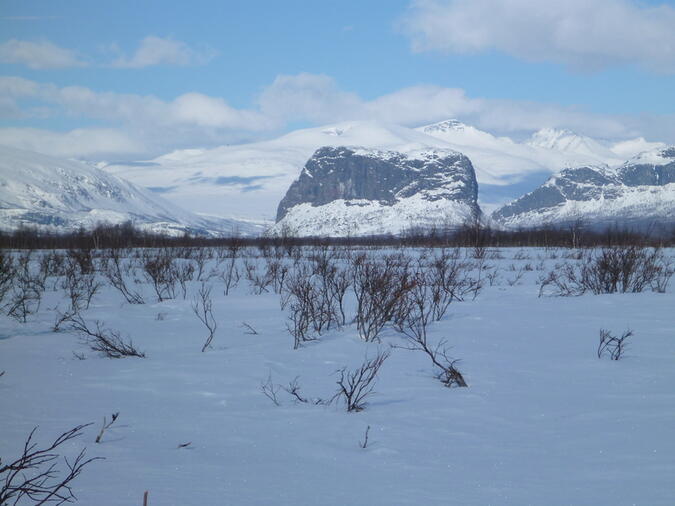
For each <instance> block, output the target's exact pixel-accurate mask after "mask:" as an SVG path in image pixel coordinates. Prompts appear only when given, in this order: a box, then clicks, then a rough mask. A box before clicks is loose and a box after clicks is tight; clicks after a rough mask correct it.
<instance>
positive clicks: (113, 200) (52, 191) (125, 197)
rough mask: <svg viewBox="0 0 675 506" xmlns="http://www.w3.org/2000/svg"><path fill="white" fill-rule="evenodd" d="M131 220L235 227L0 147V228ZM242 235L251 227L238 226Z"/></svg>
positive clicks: (178, 230) (180, 229) (65, 227)
mask: <svg viewBox="0 0 675 506" xmlns="http://www.w3.org/2000/svg"><path fill="white" fill-rule="evenodd" d="M125 221H132V222H133V223H134V224H135V225H136V226H138V227H140V228H144V229H146V230H152V231H158V232H160V231H161V232H165V233H169V234H182V233H184V232H185V231H190V232H194V233H203V234H219V233H228V232H230V231H231V230H232V229H233V228H234V227H237V226H238V225H239V224H238V223H235V222H233V221H225V220H220V219H218V220H215V219H211V218H205V217H199V216H197V215H195V214H193V213H191V212H187V211H184V210H182V209H180V208H178V207H177V206H175V205H173V204H170V203H169V202H166V201H165V200H164V199H162V198H159V197H158V196H156V195H154V194H152V193H151V192H149V191H147V190H144V189H141V188H138V187H136V186H135V185H133V184H131V183H129V182H127V181H124V180H123V179H120V178H118V177H115V176H113V175H111V174H109V173H107V172H104V171H102V170H99V169H95V168H92V167H89V166H87V165H85V164H82V163H80V162H76V161H71V160H61V159H58V158H53V157H50V156H46V155H42V154H39V153H34V152H30V151H23V150H18V149H14V148H9V147H3V146H0V227H1V228H3V229H5V230H11V229H15V228H17V227H19V226H21V225H30V226H38V227H40V228H43V229H45V230H52V231H72V230H76V229H78V228H80V227H84V228H91V227H93V226H95V225H97V224H99V223H110V224H118V223H122V222H125ZM239 228H243V229H245V230H243V231H244V232H250V231H252V227H250V226H248V225H246V224H242V225H241V226H240V227H239Z"/></svg>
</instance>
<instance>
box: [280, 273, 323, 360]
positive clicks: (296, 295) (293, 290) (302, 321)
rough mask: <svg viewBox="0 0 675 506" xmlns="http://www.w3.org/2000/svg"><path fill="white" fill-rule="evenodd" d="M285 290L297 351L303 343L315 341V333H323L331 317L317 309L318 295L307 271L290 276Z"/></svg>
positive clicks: (290, 324)
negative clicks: (325, 323) (325, 324)
mask: <svg viewBox="0 0 675 506" xmlns="http://www.w3.org/2000/svg"><path fill="white" fill-rule="evenodd" d="M285 290H286V291H287V296H286V297H287V300H288V307H289V309H290V314H289V317H288V318H289V320H290V322H289V323H288V324H287V328H288V331H289V333H290V334H291V335H292V336H293V349H294V350H296V349H298V348H299V347H300V346H301V345H302V344H303V343H305V342H308V341H314V340H315V339H316V336H315V333H320V332H321V330H322V328H323V325H324V322H325V321H326V320H327V319H329V318H330V317H325V316H324V315H323V314H322V313H321V312H320V310H319V308H318V307H317V302H318V294H317V293H316V289H315V287H314V283H313V282H312V279H311V277H310V276H308V275H307V272H306V271H305V270H298V271H297V272H295V273H293V274H292V275H290V276H289V277H288V278H287V280H286V283H285ZM317 329H318V330H317Z"/></svg>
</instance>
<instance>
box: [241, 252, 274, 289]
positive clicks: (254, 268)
mask: <svg viewBox="0 0 675 506" xmlns="http://www.w3.org/2000/svg"><path fill="white" fill-rule="evenodd" d="M266 267H267V268H265V269H263V270H262V271H260V270H258V264H257V262H255V261H249V260H244V273H245V276H246V279H247V280H248V282H249V283H250V285H251V291H252V292H253V293H254V294H255V295H260V294H262V293H263V292H269V290H268V289H267V288H268V287H269V286H270V284H272V282H273V281H274V269H270V268H269V264H267V266H266Z"/></svg>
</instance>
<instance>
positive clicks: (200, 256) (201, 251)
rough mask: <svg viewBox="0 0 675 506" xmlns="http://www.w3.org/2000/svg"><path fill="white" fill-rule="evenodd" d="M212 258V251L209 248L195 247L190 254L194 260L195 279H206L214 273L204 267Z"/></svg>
mask: <svg viewBox="0 0 675 506" xmlns="http://www.w3.org/2000/svg"><path fill="white" fill-rule="evenodd" d="M212 258H213V251H212V250H211V248H196V250H195V252H194V253H193V255H192V260H194V262H195V265H196V266H197V267H196V275H197V281H208V280H209V279H211V277H213V276H214V275H215V274H214V273H213V272H212V271H211V272H208V273H207V272H206V267H207V265H208V264H209V260H211V259H212Z"/></svg>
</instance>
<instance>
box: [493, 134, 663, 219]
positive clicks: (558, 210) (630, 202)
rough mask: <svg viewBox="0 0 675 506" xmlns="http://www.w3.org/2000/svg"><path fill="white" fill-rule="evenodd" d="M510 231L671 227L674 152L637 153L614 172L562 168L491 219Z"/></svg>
mask: <svg viewBox="0 0 675 506" xmlns="http://www.w3.org/2000/svg"><path fill="white" fill-rule="evenodd" d="M492 217H493V219H494V220H495V221H497V222H498V223H501V224H503V225H507V226H512V227H532V226H541V225H546V224H565V223H570V222H574V221H576V220H582V221H583V222H585V223H586V224H590V225H607V224H613V223H617V224H622V225H625V224H636V225H644V224H652V223H658V224H668V225H672V224H675V147H670V148H659V149H655V150H651V151H647V152H644V153H641V154H640V155H638V156H636V157H634V158H632V159H631V160H629V161H628V162H625V163H624V164H623V165H621V166H619V167H609V166H607V165H596V166H581V167H575V168H570V169H565V170H563V171H561V172H559V173H558V174H556V175H555V176H553V177H551V178H550V179H549V180H548V181H547V182H546V183H544V184H543V185H542V186H540V187H539V188H537V189H536V190H534V191H533V192H531V193H528V194H526V195H524V196H522V197H520V198H519V199H517V200H515V201H514V202H511V203H510V204H507V205H505V206H504V207H502V208H500V209H498V210H497V211H495V212H494V213H493V215H492Z"/></svg>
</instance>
